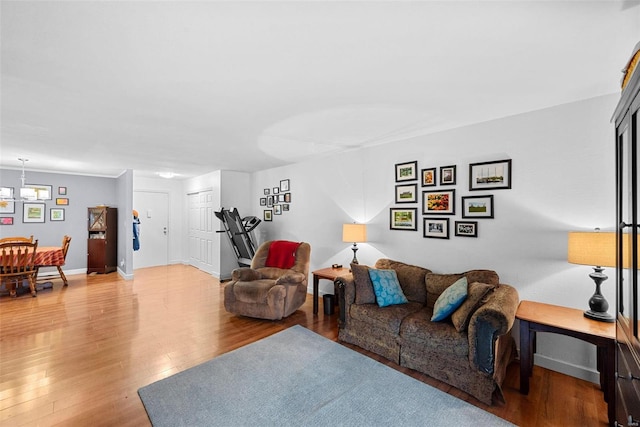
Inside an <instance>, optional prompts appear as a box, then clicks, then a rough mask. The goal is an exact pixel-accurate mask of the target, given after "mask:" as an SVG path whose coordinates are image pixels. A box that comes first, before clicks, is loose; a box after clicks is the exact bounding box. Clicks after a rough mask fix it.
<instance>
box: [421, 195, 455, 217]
mask: <svg viewBox="0 0 640 427" xmlns="http://www.w3.org/2000/svg"><path fill="white" fill-rule="evenodd" d="M422 213H423V214H424V215H455V214H456V190H431V191H423V192H422Z"/></svg>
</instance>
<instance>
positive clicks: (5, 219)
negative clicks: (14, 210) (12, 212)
mask: <svg viewBox="0 0 640 427" xmlns="http://www.w3.org/2000/svg"><path fill="white" fill-rule="evenodd" d="M0 225H13V217H12V216H0Z"/></svg>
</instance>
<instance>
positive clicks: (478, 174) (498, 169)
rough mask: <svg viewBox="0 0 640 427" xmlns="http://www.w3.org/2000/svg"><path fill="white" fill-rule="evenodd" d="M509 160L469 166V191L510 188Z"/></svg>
mask: <svg viewBox="0 0 640 427" xmlns="http://www.w3.org/2000/svg"><path fill="white" fill-rule="evenodd" d="M511 166H512V164H511V159H505V160H494V161H491V162H482V163H470V164H469V191H483V190H507V189H510V188H511V169H512V167H511Z"/></svg>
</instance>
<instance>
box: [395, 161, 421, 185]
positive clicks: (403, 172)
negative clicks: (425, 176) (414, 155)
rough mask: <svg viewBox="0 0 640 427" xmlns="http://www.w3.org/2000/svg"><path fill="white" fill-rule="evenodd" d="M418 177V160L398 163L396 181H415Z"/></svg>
mask: <svg viewBox="0 0 640 427" xmlns="http://www.w3.org/2000/svg"><path fill="white" fill-rule="evenodd" d="M416 179H418V162H417V161H415V162H407V163H398V164H396V182H402V181H414V180H416Z"/></svg>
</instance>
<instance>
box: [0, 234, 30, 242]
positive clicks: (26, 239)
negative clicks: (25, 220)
mask: <svg viewBox="0 0 640 427" xmlns="http://www.w3.org/2000/svg"><path fill="white" fill-rule="evenodd" d="M10 242H26V243H33V235H31V237H20V236H13V237H3V238H1V239H0V243H10Z"/></svg>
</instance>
